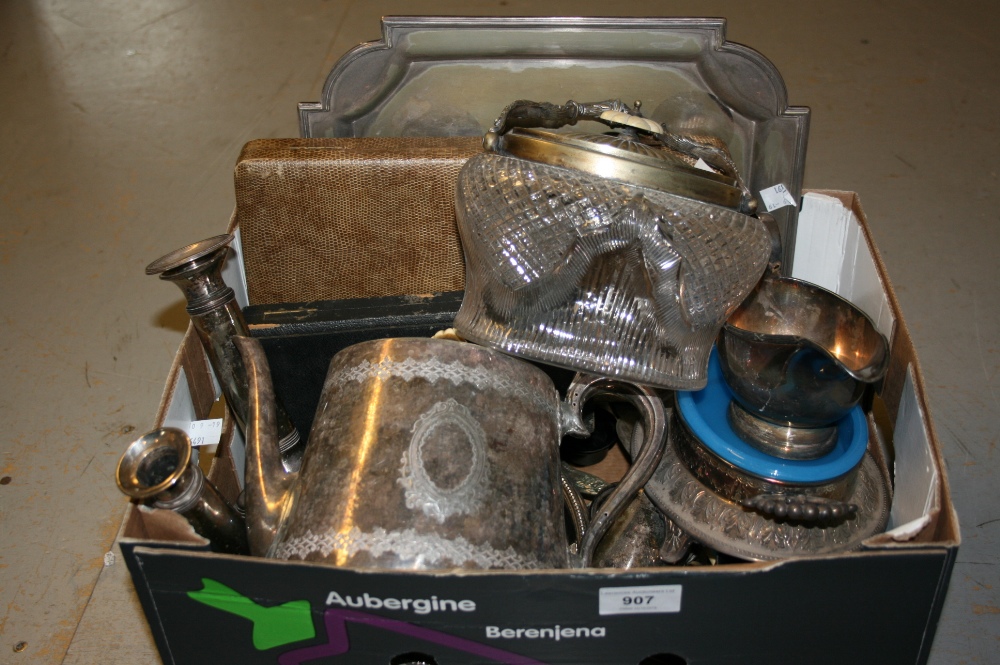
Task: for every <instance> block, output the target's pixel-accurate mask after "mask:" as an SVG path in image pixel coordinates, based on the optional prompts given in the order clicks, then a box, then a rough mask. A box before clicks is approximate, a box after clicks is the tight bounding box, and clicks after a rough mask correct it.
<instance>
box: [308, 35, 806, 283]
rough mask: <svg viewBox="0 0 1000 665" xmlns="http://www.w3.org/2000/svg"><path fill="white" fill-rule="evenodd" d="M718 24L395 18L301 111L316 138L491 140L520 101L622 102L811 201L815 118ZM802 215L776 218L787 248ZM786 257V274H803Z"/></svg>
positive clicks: (754, 178)
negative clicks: (808, 187) (810, 142)
mask: <svg viewBox="0 0 1000 665" xmlns="http://www.w3.org/2000/svg"><path fill="white" fill-rule="evenodd" d="M725 30H726V23H725V20H723V19H715V18H568V17H552V18H497V17H485V18H480V17H433V16H421V17H387V18H384V19H383V20H382V39H381V40H379V41H374V42H368V43H364V44H361V45H360V46H357V47H355V48H354V49H352V50H351V51H349V52H348V53H347V54H346V55H344V56H343V57H342V58H341V59H340V61H339V62H338V63H337V64H336V65H335V66H334V68H333V69H332V70H331V71H330V73H329V75H328V76H327V79H326V83H325V84H324V86H323V92H322V98H321V100H320V101H319V102H304V103H301V104H299V122H300V132H301V135H302V136H303V137H360V136H460V135H476V134H479V135H481V134H483V133H485V132H486V130H487V129H488V128H489V127H490V126H491V124H492V123H493V120H494V119H495V118H496V117H497V116H498V115H499V114H500V112H501V111H502V110H503V108H504V107H505V106H506V105H507V104H509V103H510V102H512V101H514V100H516V99H531V100H534V101H548V102H553V103H559V104H561V103H563V102H565V101H566V100H568V99H574V100H577V101H597V100H602V99H609V98H617V99H621V100H622V101H625V102H626V103H629V104H631V103H632V102H633V101H635V100H639V101H641V102H642V109H643V113H644V114H645V115H646V116H647V117H650V118H652V119H654V120H657V121H658V122H660V123H662V124H664V125H665V126H666V127H667V128H668V129H670V130H672V131H692V132H696V131H699V130H700V131H703V132H709V133H713V134H715V135H717V136H719V138H721V139H722V140H724V141H725V142H726V143H727V144H728V145H729V147H730V150H731V152H732V153H733V156H734V158H735V160H736V164H737V166H738V167H739V169H740V172H741V173H742V174H743V177H744V179H745V181H746V182H747V183H749V185H750V187H751V189H752V190H753V192H754V194H755V195H759V192H760V190H761V189H764V188H768V187H771V186H773V185H778V184H783V185H785V187H787V188H788V190H789V192H791V194H792V197H793V198H794V199H795V200H796V201H797V200H798V199H799V197H800V194H801V187H802V174H803V170H804V166H805V153H806V141H807V136H808V128H809V109H807V108H805V107H801V106H788V100H787V92H786V90H785V84H784V81H783V80H782V78H781V75H780V74H779V72H778V71H777V69H776V68H775V67H774V65H773V64H772V63H771V62H770V61H768V60H767V59H766V58H764V57H763V56H762V55H761V54H760V53H758V52H756V51H754V50H753V49H751V48H748V47H746V46H742V45H740V44H735V43H732V42H727V41H726V39H725ZM797 213H798V210H797V208H796V207H793V206H789V207H785V208H780V209H778V210H776V211H774V215H775V217H776V218H777V220H778V224H779V228H780V230H781V232H782V241H783V243H782V244H783V245H784V247H785V248H790V247H792V246H794V242H795V237H794V236H795V223H796V218H797ZM791 261H792V256H791V252H790V251H787V250H786V254H785V256H784V257H783V271H784V272H790V270H791Z"/></svg>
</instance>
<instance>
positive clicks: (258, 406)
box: [233, 337, 298, 557]
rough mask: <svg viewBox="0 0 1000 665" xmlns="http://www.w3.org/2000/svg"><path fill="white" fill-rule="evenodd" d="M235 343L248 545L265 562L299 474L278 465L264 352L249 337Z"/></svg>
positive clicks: (272, 401) (274, 416) (274, 414)
mask: <svg viewBox="0 0 1000 665" xmlns="http://www.w3.org/2000/svg"><path fill="white" fill-rule="evenodd" d="M233 341H234V343H235V344H236V348H237V349H239V352H240V355H241V356H242V357H243V363H244V365H245V367H246V372H247V386H248V392H249V395H248V408H247V422H246V430H245V434H246V447H247V449H246V472H245V482H244V496H245V500H246V513H247V516H246V523H247V539H248V541H249V544H250V554H252V555H254V556H263V557H268V556H271V554H272V553H271V549H272V546H273V544H274V541H275V536H276V535H277V533H278V528H279V526H280V525H281V523H282V521H283V520H284V517H285V515H286V514H287V513H288V510H289V508H290V507H291V505H290V504H291V494H292V492H291V489H292V485H293V483H294V482H295V479H296V477H297V476H298V473H294V472H289V471H286V470H285V467H284V465H283V464H282V461H281V453H280V451H279V446H278V425H277V422H278V421H277V407H276V401H275V397H274V387H273V384H272V383H271V370H270V368H269V367H268V364H267V358H266V357H265V356H264V349H263V348H262V347H261V345H260V342H258V341H257V340H255V339H251V338H249V337H236V338H234V340H233Z"/></svg>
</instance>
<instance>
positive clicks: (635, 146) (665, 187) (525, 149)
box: [496, 128, 743, 209]
mask: <svg viewBox="0 0 1000 665" xmlns="http://www.w3.org/2000/svg"><path fill="white" fill-rule="evenodd" d="M496 149H497V152H500V153H501V154H506V155H509V156H511V157H520V158H522V159H527V160H529V161H533V162H539V163H542V164H548V165H550V166H560V167H563V168H569V169H576V170H578V171H584V172H586V173H590V174H592V175H597V176H601V177H604V178H610V179H612V180H618V181H621V182H625V183H628V184H632V185H636V186H639V187H646V188H649V189H656V190H660V191H664V192H669V193H671V194H675V195H677V196H683V197H685V198H689V199H694V200H696V201H702V202H704V203H712V204H715V205H720V206H723V207H726V208H733V209H736V208H739V207H740V203H741V200H742V197H743V192H742V190H741V189H740V187H739V181H738V180H737V179H736V178H735V177H731V176H728V175H725V174H723V173H719V172H717V171H715V170H714V169H712V168H711V167H710V166H708V165H707V164H705V165H704V166H695V165H694V164H695V163H696V162H697V159H696V158H692V157H690V156H689V155H686V154H684V153H681V152H679V151H676V150H673V149H671V148H668V147H666V146H664V145H662V144H658V142H655V141H654V140H652V139H649V138H647V137H644V136H640V135H639V134H637V133H636V132H634V131H630V129H628V128H626V129H625V130H624V131H621V132H619V133H614V134H588V133H583V132H566V133H556V132H551V131H546V130H542V129H536V128H514V129H512V130H510V131H508V132H507V133H506V134H504V135H503V136H502V137H501V138H500V140H499V141H498V142H497V144H496ZM702 164H704V162H702Z"/></svg>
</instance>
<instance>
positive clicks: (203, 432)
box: [187, 418, 222, 448]
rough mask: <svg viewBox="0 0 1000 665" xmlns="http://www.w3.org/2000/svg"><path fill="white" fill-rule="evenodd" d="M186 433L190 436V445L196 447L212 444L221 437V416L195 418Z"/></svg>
mask: <svg viewBox="0 0 1000 665" xmlns="http://www.w3.org/2000/svg"><path fill="white" fill-rule="evenodd" d="M187 433H188V436H189V437H191V445H192V446H194V447H196V448H197V447H198V446H214V445H216V444H217V443H219V439H221V438H222V418H212V419H211V420H195V421H193V422H192V423H191V425H189V426H188V428H187Z"/></svg>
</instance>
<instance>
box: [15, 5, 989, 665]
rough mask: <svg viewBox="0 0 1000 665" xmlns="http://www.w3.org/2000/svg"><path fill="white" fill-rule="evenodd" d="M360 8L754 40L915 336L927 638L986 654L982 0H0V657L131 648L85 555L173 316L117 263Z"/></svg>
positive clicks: (97, 564)
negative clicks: (925, 471) (655, 22)
mask: <svg viewBox="0 0 1000 665" xmlns="http://www.w3.org/2000/svg"><path fill="white" fill-rule="evenodd" d="M386 14H478V15H485V14H498V15H546V14H551V15H602V14H603V15H611V14H615V15H673V16H721V17H726V18H728V19H729V38H730V39H731V40H732V41H736V42H740V43H743V44H747V45H750V46H752V47H754V48H756V49H757V50H759V51H761V52H763V53H764V54H765V55H766V56H768V57H769V58H770V59H771V60H772V61H773V62H774V63H775V64H776V65H777V67H778V68H779V70H780V71H781V72H782V73H783V75H784V77H785V81H786V84H787V87H788V90H789V100H790V102H791V103H792V104H798V105H805V106H810V107H812V110H813V116H812V130H811V135H810V142H809V153H808V159H807V170H806V174H805V180H806V185H807V186H809V187H823V188H837V189H845V190H854V191H857V192H859V193H860V194H861V197H862V201H863V203H864V205H865V208H866V211H867V213H868V216H869V219H870V222H871V226H872V230H873V233H874V236H875V239H876V241H877V243H878V245H879V247H880V248H881V251H882V255H883V258H884V260H885V263H886V264H887V266H888V270H889V274H890V276H891V278H892V280H893V282H894V284H895V287H896V291H897V294H898V296H899V298H900V300H901V303H902V308H903V312H904V315H905V317H906V319H907V321H908V322H909V325H910V328H911V331H912V333H913V336H914V338H915V343H916V346H917V349H918V351H919V353H920V359H921V362H922V366H923V371H924V376H925V379H926V381H927V386H926V387H927V391H928V395H929V400H930V408H931V413H932V417H933V419H934V422H935V424H936V428H937V432H938V435H939V437H940V440H941V442H942V444H943V447H944V454H945V457H946V459H947V465H948V473H949V475H950V480H951V486H952V490H953V492H954V498H955V503H956V506H957V510H958V513H959V516H960V519H961V525H962V530H963V537H964V542H963V545H962V548H961V550H960V552H959V555H958V562H957V564H956V566H955V572H954V576H953V578H952V582H951V589H950V592H949V596H948V601H947V604H946V607H945V610H944V614H943V616H942V619H941V624H940V626H939V628H938V633H937V638H936V640H935V643H934V649H933V652H932V656H931V662H932V663H934V664H935V665H945V664H957V663H986V662H1000V657H998V656H997V654H998V652H1000V597H998V596H1000V567H998V566H997V563H998V561H1000V556H998V554H1000V545H998V543H1000V492H998V490H997V487H998V485H1000V455H998V453H997V449H996V448H997V440H998V436H1000V395H998V393H1000V386H998V372H1000V333H998V330H1000V297H998V296H997V289H998V286H1000V267H998V262H1000V261H998V260H1000V249H998V248H1000V223H998V222H1000V220H998V217H1000V212H998V211H1000V194H998V188H997V185H998V183H1000V178H998V172H1000V167H998V165H997V160H996V156H997V153H998V148H1000V137H998V133H997V131H998V115H997V113H996V107H997V105H998V103H1000V47H998V45H997V41H996V40H995V32H996V29H997V28H998V27H1000V21H998V18H1000V5H997V4H996V3H988V2H985V1H984V2H960V3H930V2H904V1H899V0H896V1H888V2H862V1H850V2H848V1H845V2H837V1H832V2H827V3H785V2H777V1H770V0H765V1H763V2H754V3H749V2H724V1H715V0H702V1H699V2H692V1H677V2H671V3H654V2H633V1H629V0H619V2H617V3H614V4H613V5H608V4H607V3H598V2H595V1H592V0H577V1H576V2H561V1H559V2H544V1H537V0H535V1H529V0H498V1H495V2H478V1H476V0H462V1H457V0H438V1H434V2H431V1H427V0H421V1H414V2H403V1H400V0H385V1H383V2H381V3H352V2H345V1H340V2H338V1H329V2H324V1H321V0H286V1H285V2H280V3H276V2H265V1H264V0H255V1H241V2H238V1H236V0H218V1H215V2H211V3H191V2H188V1H186V0H184V1H181V0H162V1H160V2H149V1H146V2H138V1H136V0H105V1H103V2H96V1H93V0H79V1H75V2H58V1H54V0H52V1H37V2H4V3H0V285H2V289H0V316H2V328H0V330H2V336H0V344H2V349H3V352H2V354H0V377H2V379H0V419H2V422H3V429H2V433H0V477H2V478H3V480H2V481H0V662H2V663H59V662H67V663H154V662H158V657H157V656H156V653H155V649H154V647H153V646H152V643H151V640H150V638H149V635H148V631H147V630H146V628H145V625H144V621H143V619H142V617H141V616H140V614H139V607H138V604H137V602H136V601H135V599H134V595H133V593H132V591H131V586H130V584H131V583H130V581H129V580H128V578H127V574H126V572H125V571H124V566H123V565H122V564H121V563H120V560H119V562H118V563H116V564H113V565H110V566H107V567H105V566H104V561H105V559H104V555H105V553H106V552H109V551H111V550H112V548H113V540H114V538H115V534H116V530H117V528H118V525H119V522H120V520H121V517H122V514H123V511H124V509H125V505H126V501H125V499H124V497H122V496H121V495H120V494H119V493H118V490H117V489H116V488H115V486H114V483H113V480H112V471H113V469H114V466H115V463H116V461H117V458H118V456H119V454H120V453H121V451H122V450H123V449H124V447H125V445H126V444H127V443H128V442H129V441H130V440H131V439H132V438H133V437H134V436H135V433H137V432H141V431H143V430H145V429H147V428H149V427H150V426H151V424H152V419H153V416H154V412H155V410H156V406H157V403H158V401H159V399H160V394H161V391H162V388H163V383H164V379H165V377H166V374H167V370H168V368H169V366H170V363H171V360H172V358H173V355H174V352H175V350H176V348H177V345H178V343H179V341H180V338H181V335H182V332H183V330H184V327H185V325H186V317H185V315H184V312H183V305H182V303H181V301H180V295H179V293H178V292H177V291H176V289H174V288H173V287H171V286H168V285H165V284H162V283H160V282H159V281H158V280H156V279H153V278H148V277H146V276H144V274H143V268H144V266H145V265H146V264H147V263H148V262H149V261H150V260H151V259H153V258H155V257H157V256H159V255H160V254H162V253H163V252H164V251H166V250H169V249H173V248H175V247H179V246H181V245H184V244H186V243H188V242H191V241H193V240H197V239H200V238H203V237H207V236H209V235H213V234H216V233H219V232H221V231H222V230H224V228H225V225H226V223H227V221H228V219H229V215H230V212H231V209H232V206H233V200H234V198H233V191H232V175H231V170H232V166H233V164H234V163H235V159H236V156H237V154H238V152H239V150H240V147H241V146H242V145H243V144H244V143H245V142H246V141H248V140H250V139H254V138H263V137H284V136H295V135H296V134H297V117H296V113H295V104H296V102H299V101H312V100H316V99H318V97H319V92H320V87H321V84H322V81H323V79H324V76H325V74H326V72H327V71H329V69H330V67H331V66H332V65H333V63H334V62H335V61H336V60H337V58H338V57H339V56H340V55H342V54H343V53H344V52H346V51H347V50H348V49H349V48H350V47H352V46H354V45H355V44H357V43H358V42H361V41H365V40H370V39H377V38H378V37H379V35H380V32H379V17H380V16H381V15H386ZM470 94H471V93H470ZM554 101H561V100H554ZM848 639H849V637H848ZM19 643H23V649H22V650H20V651H18V650H16V648H15V645H18V644H19ZM64 658H65V660H64Z"/></svg>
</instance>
